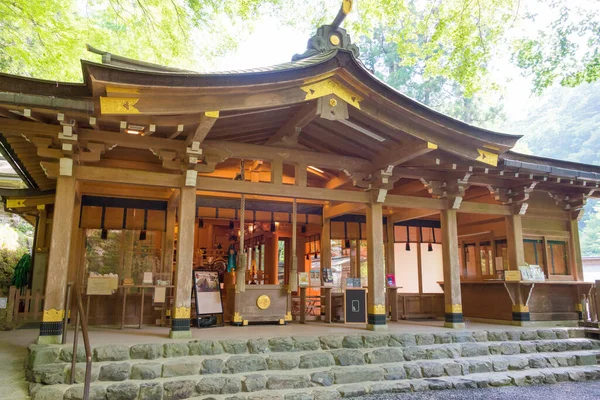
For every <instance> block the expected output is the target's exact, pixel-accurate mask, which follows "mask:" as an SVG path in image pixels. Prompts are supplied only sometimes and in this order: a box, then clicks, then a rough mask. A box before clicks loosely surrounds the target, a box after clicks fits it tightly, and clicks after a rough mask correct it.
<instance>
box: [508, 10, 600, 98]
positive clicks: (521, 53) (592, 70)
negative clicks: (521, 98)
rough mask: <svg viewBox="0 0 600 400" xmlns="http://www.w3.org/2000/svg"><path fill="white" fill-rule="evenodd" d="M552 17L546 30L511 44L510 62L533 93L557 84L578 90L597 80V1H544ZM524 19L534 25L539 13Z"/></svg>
mask: <svg viewBox="0 0 600 400" xmlns="http://www.w3.org/2000/svg"><path fill="white" fill-rule="evenodd" d="M543 3H544V4H545V5H547V6H548V9H547V10H546V12H547V13H549V14H550V15H552V16H553V18H552V19H551V20H550V22H549V23H548V24H547V28H546V29H543V30H539V31H538V32H537V34H536V35H532V36H530V37H526V38H522V39H518V40H516V41H515V43H514V53H513V61H515V63H516V65H518V66H519V67H520V68H521V69H522V70H523V73H524V74H525V75H529V76H531V78H532V80H533V88H534V91H535V92H536V93H541V92H542V91H543V90H544V89H546V88H548V87H550V86H552V85H553V84H554V83H556V82H558V83H560V85H562V86H570V87H574V86H578V85H580V84H581V83H584V82H587V83H591V82H595V81H597V80H598V79H599V78H600V18H598V12H600V4H599V3H598V2H597V1H581V0H579V1H567V0H545V1H543ZM525 18H526V19H528V20H530V21H532V22H535V21H536V19H538V18H543V15H540V13H539V12H538V13H530V14H529V13H528V14H526V15H525Z"/></svg>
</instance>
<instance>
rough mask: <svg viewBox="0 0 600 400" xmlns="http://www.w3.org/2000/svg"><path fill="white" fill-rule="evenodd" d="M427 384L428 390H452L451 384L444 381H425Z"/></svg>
mask: <svg viewBox="0 0 600 400" xmlns="http://www.w3.org/2000/svg"><path fill="white" fill-rule="evenodd" d="M426 381H427V383H429V390H446V389H452V382H450V381H448V380H445V379H426Z"/></svg>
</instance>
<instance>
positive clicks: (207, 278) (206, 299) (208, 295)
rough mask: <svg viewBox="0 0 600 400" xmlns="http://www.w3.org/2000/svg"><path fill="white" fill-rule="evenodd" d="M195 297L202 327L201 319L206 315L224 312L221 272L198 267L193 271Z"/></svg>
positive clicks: (197, 313)
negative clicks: (220, 280)
mask: <svg viewBox="0 0 600 400" xmlns="http://www.w3.org/2000/svg"><path fill="white" fill-rule="evenodd" d="M192 274H193V284H194V289H193V293H194V297H195V299H196V301H195V303H196V320H197V321H196V322H197V326H198V327H200V326H201V325H202V324H201V323H200V319H201V317H202V316H205V315H215V314H223V302H222V298H221V285H220V284H219V272H218V271H214V270H205V269H196V270H194V271H192Z"/></svg>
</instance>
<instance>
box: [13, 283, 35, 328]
mask: <svg viewBox="0 0 600 400" xmlns="http://www.w3.org/2000/svg"><path fill="white" fill-rule="evenodd" d="M6 307H7V310H6V311H7V314H6V323H7V326H10V327H11V328H13V329H14V328H17V327H18V326H19V324H24V323H26V322H37V321H41V320H42V310H43V309H44V296H43V295H42V294H41V293H40V292H39V291H37V292H35V294H32V293H31V289H29V288H27V287H25V288H23V289H17V288H16V287H15V286H11V287H10V288H9V289H8V299H7V305H6Z"/></svg>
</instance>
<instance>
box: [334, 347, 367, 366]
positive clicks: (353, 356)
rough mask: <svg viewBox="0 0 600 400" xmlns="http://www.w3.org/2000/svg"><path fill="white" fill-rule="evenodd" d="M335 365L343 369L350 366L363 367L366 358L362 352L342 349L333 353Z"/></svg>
mask: <svg viewBox="0 0 600 400" xmlns="http://www.w3.org/2000/svg"><path fill="white" fill-rule="evenodd" d="M331 354H332V355H333V358H334V360H335V363H336V364H337V365H340V366H342V367H345V366H348V365H362V364H364V363H365V357H364V356H363V353H362V352H361V351H360V350H352V349H341V350H333V351H332V352H331Z"/></svg>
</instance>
